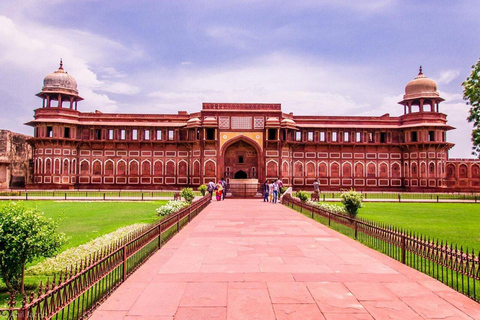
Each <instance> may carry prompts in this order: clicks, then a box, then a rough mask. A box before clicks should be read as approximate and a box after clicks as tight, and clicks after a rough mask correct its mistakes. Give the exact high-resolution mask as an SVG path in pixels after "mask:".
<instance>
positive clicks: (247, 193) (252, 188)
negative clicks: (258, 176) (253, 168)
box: [227, 183, 262, 198]
mask: <svg viewBox="0 0 480 320" xmlns="http://www.w3.org/2000/svg"><path fill="white" fill-rule="evenodd" d="M227 195H229V196H232V197H234V198H253V197H261V196H262V188H261V185H260V183H229V184H228V185H227Z"/></svg>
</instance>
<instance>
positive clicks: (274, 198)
mask: <svg viewBox="0 0 480 320" xmlns="http://www.w3.org/2000/svg"><path fill="white" fill-rule="evenodd" d="M277 199H278V180H275V182H274V183H273V203H277Z"/></svg>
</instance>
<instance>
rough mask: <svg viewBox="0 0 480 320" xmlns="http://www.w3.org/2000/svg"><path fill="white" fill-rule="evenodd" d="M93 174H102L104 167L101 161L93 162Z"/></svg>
mask: <svg viewBox="0 0 480 320" xmlns="http://www.w3.org/2000/svg"><path fill="white" fill-rule="evenodd" d="M93 174H96V175H100V174H102V165H101V164H100V161H94V162H93Z"/></svg>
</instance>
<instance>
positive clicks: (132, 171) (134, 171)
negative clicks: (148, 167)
mask: <svg viewBox="0 0 480 320" xmlns="http://www.w3.org/2000/svg"><path fill="white" fill-rule="evenodd" d="M130 175H131V176H136V175H138V162H136V161H132V162H130Z"/></svg>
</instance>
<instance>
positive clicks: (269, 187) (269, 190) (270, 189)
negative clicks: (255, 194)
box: [268, 180, 273, 203]
mask: <svg viewBox="0 0 480 320" xmlns="http://www.w3.org/2000/svg"><path fill="white" fill-rule="evenodd" d="M268 197H269V198H270V203H273V180H272V183H270V184H269V185H268Z"/></svg>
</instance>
